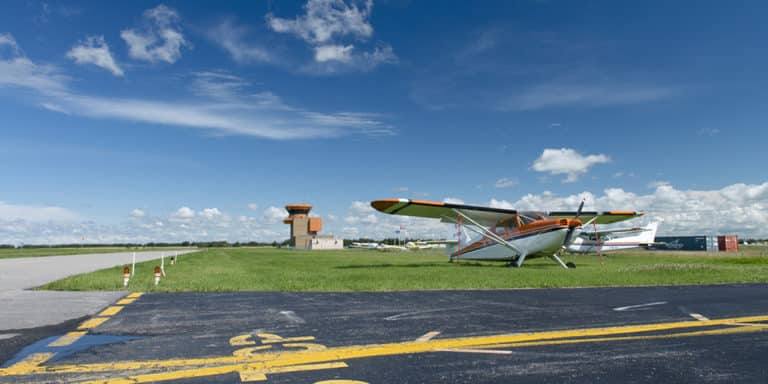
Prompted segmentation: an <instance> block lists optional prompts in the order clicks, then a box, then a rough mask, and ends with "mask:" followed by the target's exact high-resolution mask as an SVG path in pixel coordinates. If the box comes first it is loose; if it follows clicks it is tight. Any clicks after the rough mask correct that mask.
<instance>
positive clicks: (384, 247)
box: [376, 243, 408, 252]
mask: <svg viewBox="0 0 768 384" xmlns="http://www.w3.org/2000/svg"><path fill="white" fill-rule="evenodd" d="M376 249H378V250H379V251H382V252H403V251H407V250H408V248H406V247H404V246H402V245H389V244H383V243H382V244H379V246H378V247H376Z"/></svg>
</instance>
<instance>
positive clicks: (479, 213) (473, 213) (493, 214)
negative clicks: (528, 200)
mask: <svg viewBox="0 0 768 384" xmlns="http://www.w3.org/2000/svg"><path fill="white" fill-rule="evenodd" d="M371 206H372V207H373V208H375V209H376V210H377V211H380V212H384V213H388V214H390V215H403V216H415V217H427V218H431V219H440V220H442V221H445V222H451V223H453V222H455V221H456V219H457V218H458V216H459V215H458V214H457V213H456V212H455V211H454V210H458V211H461V213H463V214H465V215H467V216H469V217H471V218H472V220H475V221H477V222H478V223H480V224H482V225H486V226H493V225H494V224H496V223H498V222H499V221H501V220H503V219H505V218H508V217H511V216H512V215H515V214H516V213H517V211H516V210H514V209H502V208H491V207H480V206H474V205H466V204H453V203H441V202H437V201H425V200H409V199H386V200H376V201H372V202H371Z"/></svg>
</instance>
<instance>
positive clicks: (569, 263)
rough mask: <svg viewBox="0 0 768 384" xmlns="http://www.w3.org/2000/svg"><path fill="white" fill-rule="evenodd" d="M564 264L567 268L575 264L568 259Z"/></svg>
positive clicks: (573, 266)
mask: <svg viewBox="0 0 768 384" xmlns="http://www.w3.org/2000/svg"><path fill="white" fill-rule="evenodd" d="M565 266H566V267H568V268H576V264H574V263H572V262H570V261H569V262H567V263H565Z"/></svg>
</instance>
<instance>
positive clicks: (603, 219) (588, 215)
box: [545, 211, 645, 224]
mask: <svg viewBox="0 0 768 384" xmlns="http://www.w3.org/2000/svg"><path fill="white" fill-rule="evenodd" d="M644 214H645V213H643V212H635V211H606V212H596V211H591V212H590V211H582V212H581V216H579V219H581V221H582V222H584V223H586V222H588V221H590V220H592V219H594V218H595V217H597V218H596V219H595V221H594V223H595V224H611V223H618V222H619V221H624V220H629V219H634V218H635V217H640V216H642V215H644ZM545 215H546V216H547V217H549V218H550V219H572V218H574V217H576V211H551V212H545Z"/></svg>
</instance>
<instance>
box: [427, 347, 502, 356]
mask: <svg viewBox="0 0 768 384" xmlns="http://www.w3.org/2000/svg"><path fill="white" fill-rule="evenodd" d="M438 351H439V352H463V353H486V354H492V355H509V354H512V351H497V350H494V349H470V348H452V349H438Z"/></svg>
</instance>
